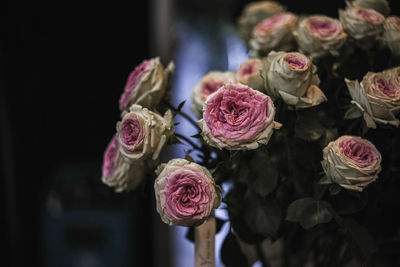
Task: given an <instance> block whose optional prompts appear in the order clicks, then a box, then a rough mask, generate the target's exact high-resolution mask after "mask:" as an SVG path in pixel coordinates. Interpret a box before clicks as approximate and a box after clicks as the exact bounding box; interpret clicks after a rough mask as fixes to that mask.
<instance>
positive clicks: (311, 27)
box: [293, 15, 347, 59]
mask: <svg viewBox="0 0 400 267" xmlns="http://www.w3.org/2000/svg"><path fill="white" fill-rule="evenodd" d="M293 35H294V37H295V39H296V41H297V44H298V46H299V49H300V51H301V52H302V53H304V54H307V55H309V56H310V58H312V59H314V58H318V57H322V56H325V55H327V54H331V55H334V56H338V55H339V50H340V48H341V47H342V45H343V44H344V42H345V41H346V37H347V34H346V33H345V32H344V31H343V28H342V24H341V23H340V21H339V20H337V19H333V18H330V17H327V16H319V15H315V16H309V17H305V18H302V19H301V20H300V22H299V24H298V25H297V28H296V30H295V32H294V33H293Z"/></svg>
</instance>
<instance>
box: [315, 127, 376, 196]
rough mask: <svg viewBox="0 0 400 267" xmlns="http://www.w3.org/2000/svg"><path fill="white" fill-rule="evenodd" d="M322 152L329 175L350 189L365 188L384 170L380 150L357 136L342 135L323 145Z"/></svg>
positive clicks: (325, 168) (323, 163)
mask: <svg viewBox="0 0 400 267" xmlns="http://www.w3.org/2000/svg"><path fill="white" fill-rule="evenodd" d="M323 155H324V159H323V160H322V162H321V164H322V167H323V169H324V171H325V174H326V176H327V177H328V178H329V179H330V180H331V181H332V182H333V183H336V184H338V185H340V186H342V187H344V188H346V189H349V190H355V191H359V192H361V191H363V190H364V188H365V187H366V186H367V185H368V184H370V183H372V182H374V181H375V180H376V179H378V174H379V172H380V171H381V160H382V158H381V154H380V153H379V151H378V150H377V149H376V147H375V146H374V145H373V144H372V143H371V142H370V141H368V140H365V139H363V138H361V137H358V136H347V135H345V136H341V137H339V138H338V139H336V140H335V141H333V142H330V143H329V144H328V145H327V146H326V147H325V148H324V151H323Z"/></svg>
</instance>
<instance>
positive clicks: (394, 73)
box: [383, 66, 400, 88]
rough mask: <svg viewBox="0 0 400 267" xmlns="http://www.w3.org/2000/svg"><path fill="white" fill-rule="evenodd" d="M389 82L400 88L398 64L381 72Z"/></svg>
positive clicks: (399, 68)
mask: <svg viewBox="0 0 400 267" xmlns="http://www.w3.org/2000/svg"><path fill="white" fill-rule="evenodd" d="M383 73H384V74H385V75H386V76H387V77H388V79H389V80H390V82H391V83H393V84H394V85H395V86H396V87H397V88H400V66H398V67H395V68H391V69H388V70H386V71H384V72H383Z"/></svg>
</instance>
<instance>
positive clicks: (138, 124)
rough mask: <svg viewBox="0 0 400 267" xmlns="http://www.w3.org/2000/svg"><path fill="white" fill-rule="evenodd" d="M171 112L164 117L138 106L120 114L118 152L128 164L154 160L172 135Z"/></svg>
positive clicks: (133, 106)
mask: <svg viewBox="0 0 400 267" xmlns="http://www.w3.org/2000/svg"><path fill="white" fill-rule="evenodd" d="M173 125H174V122H173V118H172V114H171V111H170V110H168V111H167V112H166V113H165V115H164V117H161V116H160V115H158V114H157V113H154V112H152V111H150V110H148V109H147V108H143V107H141V106H139V105H132V106H131V107H130V108H129V112H126V111H125V112H123V113H122V120H121V121H120V122H118V123H117V135H118V141H119V143H120V151H121V154H122V156H123V157H124V159H125V160H126V161H128V162H138V161H141V160H146V159H148V158H151V159H152V160H156V159H157V158H158V156H159V154H160V152H161V149H162V148H163V146H164V144H165V143H166V142H167V140H168V138H169V137H170V136H171V135H172V134H173V133H174V126H173Z"/></svg>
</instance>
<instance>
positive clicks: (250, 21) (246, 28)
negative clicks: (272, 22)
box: [238, 1, 285, 43]
mask: <svg viewBox="0 0 400 267" xmlns="http://www.w3.org/2000/svg"><path fill="white" fill-rule="evenodd" d="M284 11H285V8H284V7H283V6H282V5H280V4H279V3H277V2H273V1H259V2H252V3H249V4H247V5H246V6H245V7H244V9H243V12H242V14H241V15H240V17H239V21H238V24H239V33H240V35H241V36H242V38H243V39H244V40H245V41H246V43H247V42H248V41H249V40H250V38H251V35H252V32H253V28H254V27H255V26H256V25H257V24H258V23H259V22H260V21H262V20H263V19H266V18H269V17H271V16H273V15H276V14H278V13H282V12H284Z"/></svg>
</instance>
